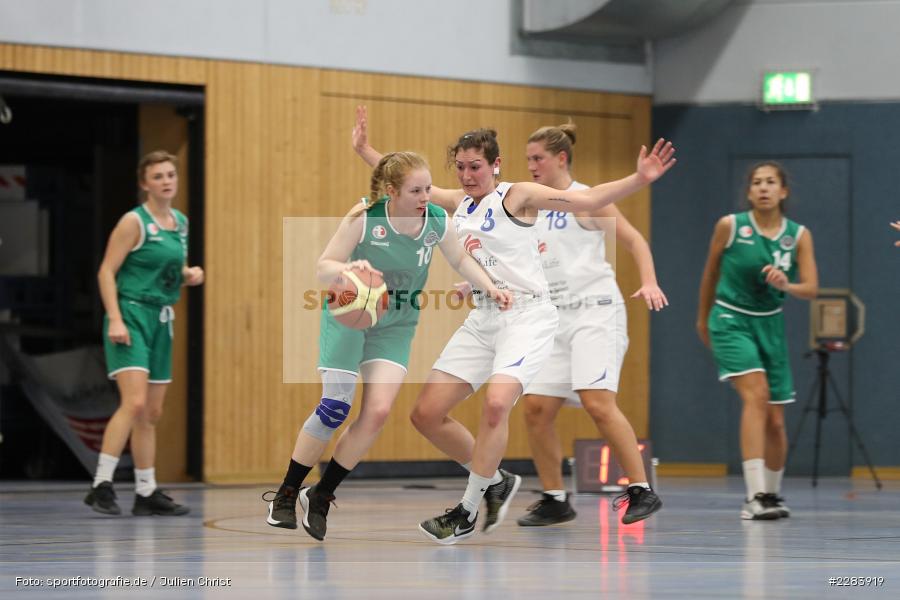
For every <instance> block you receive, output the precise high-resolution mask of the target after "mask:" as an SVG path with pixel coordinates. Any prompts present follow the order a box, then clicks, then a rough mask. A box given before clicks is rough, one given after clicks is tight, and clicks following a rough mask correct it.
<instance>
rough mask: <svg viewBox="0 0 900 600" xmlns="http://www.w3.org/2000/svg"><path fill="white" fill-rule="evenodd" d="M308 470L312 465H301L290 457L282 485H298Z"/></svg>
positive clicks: (294, 486) (310, 469)
mask: <svg viewBox="0 0 900 600" xmlns="http://www.w3.org/2000/svg"><path fill="white" fill-rule="evenodd" d="M310 471H312V467H307V466H306V465H301V464H300V463H298V462H297V461H296V460H294V459H293V458H292V459H291V464H289V465H288V470H287V474H286V475H285V476H284V485H286V486H289V487H292V488H298V487H300V484H301V483H303V480H304V479H306V476H307V475H309V472H310Z"/></svg>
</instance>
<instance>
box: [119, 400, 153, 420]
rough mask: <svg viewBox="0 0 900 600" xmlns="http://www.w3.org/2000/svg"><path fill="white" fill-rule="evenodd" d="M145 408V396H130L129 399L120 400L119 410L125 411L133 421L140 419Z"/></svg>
mask: <svg viewBox="0 0 900 600" xmlns="http://www.w3.org/2000/svg"><path fill="white" fill-rule="evenodd" d="M146 408H147V398H146V397H145V396H132V397H130V398H122V405H121V407H120V410H123V411H125V413H127V414H128V415H129V416H130V417H131V418H132V419H134V420H135V421H136V420H138V419H140V418H141V417H142V416H143V414H144V411H145V409H146Z"/></svg>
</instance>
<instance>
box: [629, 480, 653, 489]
mask: <svg viewBox="0 0 900 600" xmlns="http://www.w3.org/2000/svg"><path fill="white" fill-rule="evenodd" d="M628 487H642V488H644V489H645V490H649V489H650V484H649V483H647V482H646V481H635V482H634V483H629V484H628Z"/></svg>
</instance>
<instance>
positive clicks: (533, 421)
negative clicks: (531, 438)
mask: <svg viewBox="0 0 900 600" xmlns="http://www.w3.org/2000/svg"><path fill="white" fill-rule="evenodd" d="M522 408H523V410H524V413H525V424H526V425H527V426H528V427H530V428H541V427H547V426H548V425H552V424H553V416H554V415H553V411H551V410H550V409H549V408H548V407H547V404H546V403H545V402H540V401H539V400H538V399H537V398H536V397H535V396H525V398H524V399H523V402H522Z"/></svg>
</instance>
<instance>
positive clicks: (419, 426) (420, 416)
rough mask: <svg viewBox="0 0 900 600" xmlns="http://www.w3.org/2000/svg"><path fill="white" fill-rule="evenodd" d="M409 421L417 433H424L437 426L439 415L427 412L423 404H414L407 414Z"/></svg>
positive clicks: (439, 419)
mask: <svg viewBox="0 0 900 600" xmlns="http://www.w3.org/2000/svg"><path fill="white" fill-rule="evenodd" d="M409 420H410V422H411V423H412V424H413V427H415V428H416V430H417V431H419V432H421V433H425V432H426V431H429V430H430V429H433V428H434V427H435V426H436V425H437V424H439V423H440V421H441V418H440V415H438V414H437V413H435V412H434V411H432V410H429V409H428V408H426V407H425V406H424V405H423V404H416V405H415V406H414V407H413V409H412V412H411V413H410V414H409Z"/></svg>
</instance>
